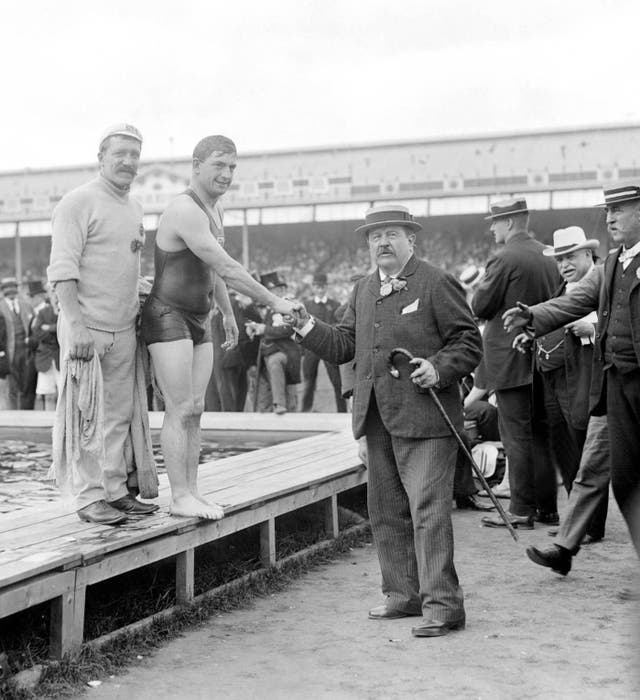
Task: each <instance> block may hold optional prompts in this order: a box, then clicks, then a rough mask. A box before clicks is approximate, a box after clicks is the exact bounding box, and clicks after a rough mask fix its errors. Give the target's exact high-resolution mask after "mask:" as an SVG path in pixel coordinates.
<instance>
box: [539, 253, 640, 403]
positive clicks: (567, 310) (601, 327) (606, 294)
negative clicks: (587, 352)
mask: <svg viewBox="0 0 640 700" xmlns="http://www.w3.org/2000/svg"><path fill="white" fill-rule="evenodd" d="M621 250H622V246H620V247H619V248H615V249H614V250H613V251H611V252H610V253H609V255H608V256H607V257H606V259H605V261H604V265H603V266H600V265H598V266H596V268H595V269H594V270H592V272H590V273H589V274H588V275H587V276H586V277H584V278H583V279H582V280H580V282H579V283H578V286H577V287H575V288H574V289H573V290H572V291H571V294H567V295H565V296H563V297H558V298H557V299H552V300H551V301H549V302H547V303H546V304H538V305H536V306H533V307H532V308H531V311H532V312H533V325H534V328H535V331H536V335H542V334H544V333H547V332H549V331H550V330H552V329H553V328H558V327H559V326H563V325H565V324H567V323H570V322H571V321H575V320H576V319H578V318H582V317H583V316H585V315H586V314H588V313H589V312H590V311H593V310H594V309H597V310H598V325H597V327H596V345H595V348H594V352H593V369H592V378H591V396H590V401H589V407H590V410H591V412H592V413H593V414H594V415H602V414H603V413H604V412H605V411H606V405H605V396H604V391H603V389H604V382H603V372H602V368H603V366H604V346H605V336H606V333H607V328H608V327H609V313H610V311H611V287H612V285H613V277H614V273H615V270H616V265H617V264H618V256H619V255H620V251H621ZM638 269H640V268H638ZM628 302H629V315H630V321H631V338H632V340H633V349H634V351H635V354H636V359H637V361H638V364H639V365H640V278H639V277H638V275H637V274H636V275H635V279H634V280H633V284H632V285H631V287H630V289H629V296H628Z"/></svg>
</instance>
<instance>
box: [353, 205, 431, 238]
mask: <svg viewBox="0 0 640 700" xmlns="http://www.w3.org/2000/svg"><path fill="white" fill-rule="evenodd" d="M397 225H401V226H406V227H407V228H410V229H411V230H412V231H420V229H421V228H422V226H421V225H420V224H419V223H418V222H417V221H414V220H413V216H411V214H410V213H409V210H408V209H407V208H406V207H403V206H402V205H401V204H378V205H376V206H373V207H371V208H370V209H368V210H367V212H366V214H365V215H364V224H362V225H360V226H358V228H357V229H356V233H367V232H368V231H370V230H371V229H372V228H379V227H380V226H397Z"/></svg>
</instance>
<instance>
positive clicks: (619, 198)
mask: <svg viewBox="0 0 640 700" xmlns="http://www.w3.org/2000/svg"><path fill="white" fill-rule="evenodd" d="M603 193H604V204H599V205H598V206H600V207H610V206H613V205H614V204H622V203H623V202H631V201H633V200H634V199H640V186H639V185H638V183H637V182H631V183H626V184H625V183H621V182H619V183H616V184H615V185H614V186H613V187H609V188H607V189H606V190H605V189H603Z"/></svg>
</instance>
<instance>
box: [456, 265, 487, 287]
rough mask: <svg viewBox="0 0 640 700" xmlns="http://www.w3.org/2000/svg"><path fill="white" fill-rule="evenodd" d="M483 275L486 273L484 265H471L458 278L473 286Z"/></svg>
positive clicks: (463, 282) (468, 285)
mask: <svg viewBox="0 0 640 700" xmlns="http://www.w3.org/2000/svg"><path fill="white" fill-rule="evenodd" d="M482 275H484V267H478V266H477V265H469V266H468V267H465V268H464V270H463V271H462V272H461V273H460V277H458V279H459V280H460V282H461V283H462V284H464V285H466V286H467V287H472V286H473V285H474V284H477V283H478V282H479V281H480V278H481V277H482Z"/></svg>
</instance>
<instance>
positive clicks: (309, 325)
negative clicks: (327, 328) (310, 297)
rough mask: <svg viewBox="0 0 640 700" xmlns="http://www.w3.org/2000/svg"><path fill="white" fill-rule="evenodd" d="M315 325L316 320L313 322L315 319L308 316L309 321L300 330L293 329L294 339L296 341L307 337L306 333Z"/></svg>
mask: <svg viewBox="0 0 640 700" xmlns="http://www.w3.org/2000/svg"><path fill="white" fill-rule="evenodd" d="M315 325H316V320H315V318H313V316H310V317H309V320H308V321H307V322H306V323H305V324H304V326H302V328H296V329H295V333H294V335H295V337H296V338H297V339H298V340H301V339H302V338H304V337H305V336H306V335H307V333H309V331H310V330H311V329H312V328H313V327H314V326H315Z"/></svg>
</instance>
